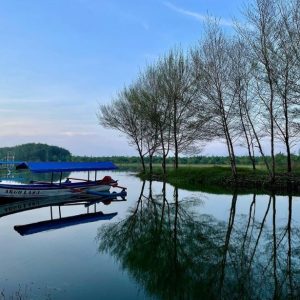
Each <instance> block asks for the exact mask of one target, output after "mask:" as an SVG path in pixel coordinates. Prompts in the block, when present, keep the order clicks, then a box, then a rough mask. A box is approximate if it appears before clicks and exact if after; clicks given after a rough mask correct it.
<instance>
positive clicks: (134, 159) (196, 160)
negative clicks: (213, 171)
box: [72, 153, 300, 166]
mask: <svg viewBox="0 0 300 300" xmlns="http://www.w3.org/2000/svg"><path fill="white" fill-rule="evenodd" d="M275 158H276V162H277V165H281V166H282V165H285V163H286V155H284V154H282V153H279V154H277V155H276V156H275ZM148 159H149V158H148V157H146V158H145V162H146V163H148V161H147V160H148ZM267 159H269V160H271V157H267ZM72 160H73V161H113V162H114V163H116V164H140V163H141V160H140V157H138V156H101V157H88V156H72ZM255 160H256V164H257V165H264V160H263V158H262V157H256V158H255ZM152 161H153V163H154V164H162V162H163V158H162V157H160V156H154V157H153V159H152ZM292 161H293V163H295V164H300V156H298V155H292ZM236 162H237V164H239V165H251V164H252V162H251V160H250V159H249V156H237V157H236ZM167 164H169V165H171V164H174V157H168V158H167ZM179 164H182V165H193V164H195V165H197V164H198V165H229V164H230V158H229V157H228V156H191V157H179Z"/></svg>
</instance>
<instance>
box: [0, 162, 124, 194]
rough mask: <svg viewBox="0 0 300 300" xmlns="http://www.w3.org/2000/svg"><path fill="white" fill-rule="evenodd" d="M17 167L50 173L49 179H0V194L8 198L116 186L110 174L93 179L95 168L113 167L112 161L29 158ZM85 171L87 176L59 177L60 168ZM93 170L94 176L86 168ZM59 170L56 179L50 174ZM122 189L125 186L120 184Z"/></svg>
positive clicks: (77, 191) (71, 192) (94, 190)
mask: <svg viewBox="0 0 300 300" xmlns="http://www.w3.org/2000/svg"><path fill="white" fill-rule="evenodd" d="M16 168H17V169H29V170H30V171H31V172H33V173H51V174H52V176H51V181H50V182H43V181H31V182H30V183H29V184H11V183H0V197H3V198H12V199H20V198H21V199H24V198H42V197H60V196H72V195H74V194H75V195H78V194H88V193H95V194H98V196H101V193H105V192H108V191H109V190H110V188H111V187H119V186H118V182H117V181H116V180H113V179H112V178H111V177H110V176H104V177H103V178H102V179H101V180H97V171H103V170H115V169H117V167H116V166H115V165H114V164H113V163H112V162H29V163H21V164H19V165H17V167H16ZM74 171H79V172H80V171H87V172H88V179H80V178H70V177H67V178H66V179H65V180H64V181H62V175H63V172H74ZM91 171H94V173H95V177H94V179H91V178H90V172H91ZM54 173H60V180H59V181H58V182H54V181H53V174H54ZM121 188H122V189H123V190H125V188H123V187H121Z"/></svg>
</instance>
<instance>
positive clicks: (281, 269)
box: [0, 172, 300, 300]
mask: <svg viewBox="0 0 300 300" xmlns="http://www.w3.org/2000/svg"><path fill="white" fill-rule="evenodd" d="M83 174H85V173H83ZM85 175H86V176H87V174H85ZM103 175H104V173H103ZM105 175H111V176H112V177H113V178H114V179H117V180H119V184H120V185H123V186H126V187H127V188H128V190H127V191H128V195H127V197H126V201H119V202H111V203H105V204H104V203H102V202H99V203H96V204H92V205H90V206H87V205H84V203H83V202H82V203H77V205H61V206H58V205H53V206H52V207H50V206H46V207H42V208H35V209H30V208H34V207H35V205H36V204H35V203H31V204H30V203H28V202H27V203H24V204H19V205H26V209H28V210H26V211H22V212H17V213H13V212H15V211H18V210H20V207H10V208H9V207H4V206H3V204H2V205H0V209H1V206H2V211H4V209H6V211H7V212H9V213H11V214H9V215H6V216H2V217H0V228H1V229H0V247H1V252H0V266H1V269H0V299H39V300H40V299H110V300H111V299H274V298H276V299H286V298H290V299H299V297H300V223H299V220H300V198H299V197H294V196H293V197H292V196H278V195H255V194H247V195H237V194H233V195H219V194H209V193H204V192H190V191H186V190H181V189H175V188H174V187H172V186H171V185H169V184H165V183H162V182H155V181H154V182H149V181H146V182H143V181H141V180H140V179H139V178H137V177H136V176H134V174H131V173H129V172H105ZM74 176H77V174H72V175H71V177H74ZM67 204H70V203H67ZM30 205H31V207H30ZM21 209H22V207H21ZM92 211H93V212H94V211H102V212H103V213H104V215H106V214H111V213H117V214H114V215H111V216H112V217H111V218H110V219H106V220H105V219H103V220H99V221H96V222H86V223H83V224H78V225H75V224H73V226H68V227H64V228H60V229H56V230H41V231H39V232H36V233H29V234H24V235H21V234H20V233H19V232H17V231H16V230H15V226H16V225H26V224H32V223H37V222H41V221H45V220H50V219H51V217H52V218H53V219H57V218H59V217H61V218H64V217H68V216H72V215H78V214H85V213H87V212H92Z"/></svg>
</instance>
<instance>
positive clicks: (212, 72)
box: [98, 0, 300, 181]
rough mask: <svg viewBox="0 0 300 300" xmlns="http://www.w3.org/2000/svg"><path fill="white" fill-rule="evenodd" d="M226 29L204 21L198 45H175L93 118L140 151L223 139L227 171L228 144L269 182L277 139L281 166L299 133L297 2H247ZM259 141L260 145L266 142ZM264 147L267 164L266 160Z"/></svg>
mask: <svg viewBox="0 0 300 300" xmlns="http://www.w3.org/2000/svg"><path fill="white" fill-rule="evenodd" d="M244 16H245V24H244V25H241V24H240V23H237V22H236V26H235V33H234V34H228V33H227V34H226V33H225V32H224V31H223V29H222V28H221V26H220V24H219V22H218V21H217V20H211V18H208V19H207V22H206V23H205V24H204V36H203V38H202V39H201V40H200V41H199V42H198V44H197V45H196V46H195V47H193V48H192V49H189V50H188V51H186V52H185V51H183V50H182V49H181V48H179V47H177V48H175V49H172V50H171V51H169V53H168V54H166V55H164V56H162V57H161V58H159V59H158V60H157V61H156V62H155V63H153V64H151V65H149V66H147V67H146V68H145V70H144V71H143V72H141V73H140V74H139V76H138V78H137V80H135V81H134V82H133V83H132V84H131V85H130V86H128V87H125V88H124V89H123V90H122V91H121V92H119V94H118V95H117V97H116V98H115V99H114V100H113V102H112V103H111V104H109V105H101V106H100V108H99V112H98V119H99V121H100V124H101V125H103V126H104V127H107V128H112V129H116V130H119V131H121V132H123V133H124V134H125V135H126V136H127V137H128V139H129V142H130V143H131V144H132V145H134V146H135V147H136V149H137V151H138V153H139V156H140V158H141V162H142V165H143V168H144V170H145V169H146V166H145V163H144V157H145V156H149V158H150V171H151V170H152V157H153V155H154V154H158V155H161V156H162V158H163V169H164V171H166V163H165V159H166V157H167V156H168V155H169V154H170V153H172V154H174V157H175V162H174V165H175V168H178V155H179V154H180V153H188V152H190V153H191V152H192V153H197V151H199V149H200V148H201V147H202V146H203V144H204V143H205V142H207V141H215V140H223V141H225V143H226V146H227V149H228V155H229V157H230V162H231V169H232V174H233V176H236V175H237V168H236V159H235V152H236V147H237V146H240V145H243V146H246V147H247V149H248V155H249V158H250V160H251V162H252V165H253V169H255V155H261V156H262V157H263V158H265V159H264V161H265V165H266V168H267V170H268V172H269V175H270V179H271V180H272V181H274V180H275V153H276V146H277V145H279V143H280V144H281V145H284V147H285V150H286V156H287V172H288V173H291V172H292V163H291V148H292V147H293V145H295V143H296V142H297V140H296V139H297V137H298V136H299V132H300V123H299V112H300V109H299V108H300V98H299V96H300V47H299V46H300V0H291V1H289V2H287V1H280V0H255V1H254V3H253V4H251V5H249V6H248V7H247V8H246V9H245V10H244ZM266 145H267V146H266ZM266 149H270V156H271V162H270V161H269V160H267V159H266V153H265V152H266Z"/></svg>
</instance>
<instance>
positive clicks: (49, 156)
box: [0, 143, 300, 166]
mask: <svg viewBox="0 0 300 300" xmlns="http://www.w3.org/2000/svg"><path fill="white" fill-rule="evenodd" d="M7 159H8V160H13V159H14V160H15V161H112V162H114V163H115V164H136V165H140V164H141V160H140V157H139V156H99V157H91V156H73V155H72V154H71V153H70V151H68V150H66V149H64V148H61V147H57V146H49V145H47V144H40V143H38V144H36V143H28V144H23V145H18V146H14V147H4V148H0V160H7ZM178 159H179V164H181V165H230V158H229V157H228V156H189V157H179V158H178ZM265 159H267V160H269V161H270V160H271V157H266V158H265ZM275 159H276V163H277V165H280V166H283V165H284V164H285V163H286V156H285V155H284V154H282V153H279V154H277V155H276V156H275ZM148 160H149V157H145V162H146V163H148ZM255 160H256V164H257V165H264V160H263V158H262V157H256V158H255ZM174 161H175V158H174V157H168V158H167V160H166V163H167V164H169V165H173V164H174ZM152 162H153V163H154V164H160V165H161V164H162V163H163V158H162V157H161V156H153V158H152ZM236 162H237V164H239V165H251V163H252V162H251V160H250V159H249V156H237V157H236ZM292 162H293V164H294V165H298V166H299V165H300V155H292Z"/></svg>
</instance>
